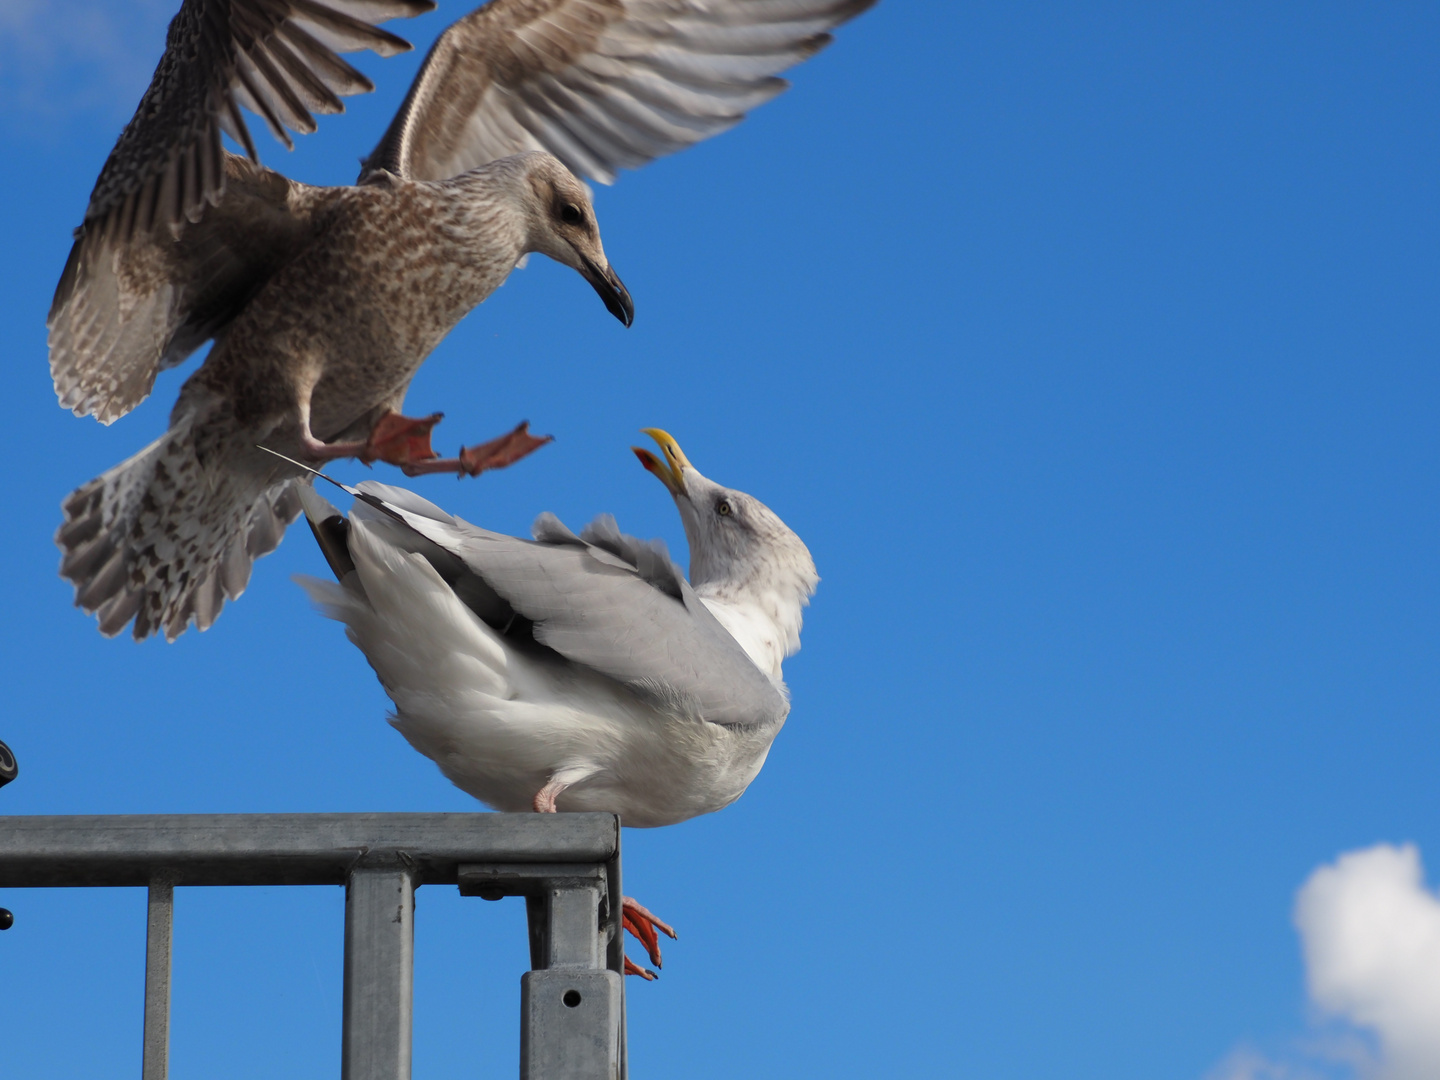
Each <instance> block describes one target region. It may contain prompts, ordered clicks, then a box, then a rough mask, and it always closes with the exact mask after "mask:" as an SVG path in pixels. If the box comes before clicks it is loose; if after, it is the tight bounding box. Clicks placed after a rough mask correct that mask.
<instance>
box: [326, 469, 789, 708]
mask: <svg viewBox="0 0 1440 1080" xmlns="http://www.w3.org/2000/svg"><path fill="white" fill-rule="evenodd" d="M367 490H373V489H372V488H371V485H368V484H366V485H362V492H363V491H367ZM390 509H391V510H392V511H393V512H394V513H395V514H398V515H399V516H400V517H401V518H403V519H404V521H405V522H406V523H407V524H408V525H409V526H410V527H411V528H412V529H414V531H415V532H417V533H419V534H420V535H421V536H422V537H424V538H425V539H426V540H428V541H430V542H431V543H433V544H435V545H437V546H438V547H440V548H441V549H443V550H444V551H446V552H447V553H449V554H450V555H452V556H454V557H456V558H457V559H458V560H459V562H460V563H461V564H463V566H464V567H465V568H466V570H468V571H469V573H471V574H473V575H474V576H475V578H476V579H478V580H479V581H483V583H484V586H485V588H484V592H486V593H489V592H490V591H491V590H493V594H494V595H495V596H496V597H498V598H499V599H500V600H502V601H503V602H504V603H505V604H506V605H508V606H509V607H510V608H512V609H513V610H514V612H515V613H517V614H518V615H520V616H521V617H523V618H524V619H526V620H528V621H529V622H531V623H532V624H533V634H534V637H535V640H537V641H539V642H540V643H541V644H543V645H547V646H549V647H550V648H552V649H554V650H555V651H556V652H558V653H559V654H561V655H562V656H564V657H565V658H566V659H568V660H570V661H572V662H573V663H575V664H579V665H583V666H584V667H587V668H591V669H593V670H595V671H598V672H600V673H601V674H603V675H606V676H608V677H609V678H612V679H615V680H616V681H618V682H620V683H622V684H624V685H625V686H627V687H628V688H629V689H630V690H631V691H633V692H634V693H636V694H638V695H639V696H641V697H643V698H645V699H646V700H649V701H651V702H654V703H656V704H660V705H663V706H669V707H673V708H675V709H676V710H677V711H680V712H683V713H686V714H689V715H695V716H698V717H700V718H701V719H704V720H706V721H709V722H710V723H715V724H729V725H750V724H760V725H766V724H773V723H778V722H779V721H780V720H782V719H783V718H784V717H785V715H786V713H787V712H788V711H789V702H788V700H787V699H786V695H785V693H784V690H783V689H782V688H781V687H780V686H778V685H776V684H775V683H774V682H773V681H772V680H771V679H770V677H769V676H768V675H766V674H765V673H764V672H763V671H761V670H760V669H759V668H758V667H756V666H755V664H754V662H753V661H751V659H750V657H749V656H748V655H747V654H746V653H745V650H744V649H742V648H741V647H740V645H739V643H738V642H736V640H735V639H734V638H733V637H731V636H730V634H729V633H728V632H727V631H726V630H725V628H724V627H723V626H721V625H720V623H719V622H718V621H717V620H716V619H715V617H714V615H712V614H711V613H710V611H709V609H707V608H706V607H705V605H704V604H703V603H702V602H701V601H700V598H699V597H698V596H696V595H695V593H694V591H693V590H692V589H691V588H690V585H689V583H688V582H686V581H685V578H684V575H683V574H681V572H680V569H679V568H678V567H677V566H675V564H674V563H672V562H670V560H669V557H668V556H666V555H664V554H663V552H664V548H663V545H660V546H659V547H657V546H656V542H650V543H646V542H644V541H640V540H636V539H635V538H634V537H629V536H624V535H623V534H620V533H619V532H618V530H615V531H614V535H613V537H612V536H609V535H606V536H605V540H606V544H605V545H604V546H601V545H600V544H594V543H590V542H587V541H586V540H585V539H582V538H581V537H576V536H575V535H574V534H573V533H571V532H570V531H569V530H568V529H565V527H564V526H563V525H560V523H559V522H558V521H556V520H555V519H554V518H553V517H550V516H549V515H545V516H542V519H541V521H540V522H537V530H536V531H537V533H538V534H540V535H541V536H543V537H544V539H541V540H536V541H531V540H521V539H518V538H516V537H513V536H506V535H504V534H502V533H494V532H490V531H488V530H486V529H481V528H477V527H476V526H474V525H470V524H468V523H467V522H464V521H460V520H459V519H456V518H450V519H449V520H448V521H441V520H437V519H436V518H435V517H432V516H429V515H427V514H423V513H412V512H409V511H405V510H401V509H398V508H395V507H391V508H390ZM377 513H380V511H377V510H376V509H374V508H373V507H368V506H365V505H364V504H360V505H357V506H356V507H355V509H354V510H352V511H351V514H352V516H357V515H358V516H360V517H364V518H367V519H369V520H375V516H374V515H376V514H377ZM447 516H448V515H447ZM613 529H614V522H613V519H612V520H610V521H609V523H608V529H606V528H605V527H604V526H602V530H603V531H605V532H606V533H608V532H609V530H613ZM590 531H591V530H587V532H590ZM616 538H618V541H619V542H618V544H612V543H610V541H611V540H615V539H616ZM416 550H419V551H420V552H421V553H422V554H425V548H424V547H423V546H418V547H417V548H416ZM627 550H628V551H631V552H637V553H638V552H639V551H641V550H644V551H648V552H649V553H650V556H651V558H650V559H649V565H648V567H647V574H646V575H642V573H641V571H640V570H639V569H638V568H637V567H636V566H635V564H634V562H632V561H631V560H630V559H628V558H626V557H625V556H624V555H622V554H617V551H627ZM662 556H663V559H664V565H665V569H664V570H663V571H661V570H660V568H659V561H660V558H661V557H662ZM426 557H427V558H431V556H429V555H427V556H426ZM434 561H435V560H434V559H433V558H432V563H433V562H434ZM437 570H439V571H440V573H441V576H442V577H445V578H446V580H447V581H450V582H451V585H452V588H455V590H456V593H457V595H460V596H461V597H462V599H463V598H464V597H465V596H466V595H467V592H470V593H473V592H474V591H476V590H475V589H474V588H473V586H467V584H466V583H465V582H463V581H461V582H457V581H455V580H453V579H454V576H455V574H454V568H453V567H451V566H437ZM647 576H648V578H649V579H650V580H647ZM472 607H477V605H474V604H472ZM477 613H478V614H480V615H481V617H482V618H485V617H486V616H487V614H488V615H490V618H491V619H493V618H494V617H495V616H494V611H493V605H486V604H481V605H479V606H478V607H477ZM487 621H489V620H488V619H487Z"/></svg>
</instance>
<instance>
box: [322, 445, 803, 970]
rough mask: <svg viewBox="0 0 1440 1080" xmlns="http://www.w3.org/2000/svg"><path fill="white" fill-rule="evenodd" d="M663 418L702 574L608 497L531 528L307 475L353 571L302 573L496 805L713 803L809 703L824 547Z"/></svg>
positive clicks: (672, 471) (646, 926)
mask: <svg viewBox="0 0 1440 1080" xmlns="http://www.w3.org/2000/svg"><path fill="white" fill-rule="evenodd" d="M646 433H647V434H649V435H650V436H651V437H652V438H654V439H655V441H656V442H657V443H658V444H659V446H660V449H661V452H662V454H663V460H662V459H661V458H658V457H656V456H655V455H654V454H652V453H651V452H650V451H648V450H640V449H636V451H635V453H636V454H637V456H639V458H640V461H641V463H642V464H643V465H644V466H645V468H647V469H649V470H650V471H651V472H652V473H654V474H655V475H656V476H657V477H659V478H660V480H661V481H662V482H663V483H664V484H665V487H666V488H667V489H668V490H669V491H670V494H671V495H672V496H674V499H675V505H676V507H677V508H678V509H679V511H680V518H681V521H683V522H684V525H685V536H686V539H687V540H688V541H689V547H690V578H689V580H688V581H687V580H686V578H685V575H684V574H683V573H682V572H681V570H680V568H679V567H678V566H676V565H675V564H674V563H673V562H671V560H670V556H669V554H668V552H667V551H666V549H665V546H664V544H663V543H661V542H660V541H656V540H652V541H650V542H648V543H647V542H644V541H641V540H637V539H635V538H634V537H631V536H626V535H624V534H623V533H621V532H620V531H619V529H618V528H617V527H616V525H615V519H614V518H612V517H610V516H609V515H602V516H601V517H598V518H596V519H595V520H594V521H593V522H591V524H590V525H589V526H587V527H586V528H585V530H584V531H583V532H581V533H580V535H579V536H576V535H575V534H574V533H572V532H571V531H570V530H569V529H567V528H566V527H565V526H564V525H562V524H561V523H560V521H559V520H558V519H556V518H555V517H554V515H552V514H548V513H547V514H542V515H540V517H539V518H537V519H536V521H535V525H534V529H533V533H534V539H533V540H523V539H520V538H518V537H513V536H506V535H504V534H502V533H495V532H490V531H488V530H486V529H481V528H478V527H476V526H474V525H470V524H468V523H466V522H464V521H461V520H459V519H458V518H455V517H452V516H450V515H449V514H447V513H445V512H444V511H443V510H441V509H440V508H438V507H436V506H435V505H433V504H432V503H429V502H426V501H425V500H424V499H421V498H419V497H418V496H416V495H414V494H412V493H411V492H408V491H405V490H403V489H400V488H393V487H388V486H386V485H383V484H377V483H373V482H366V483H363V484H361V485H360V486H359V488H357V489H350V488H346V490H347V491H350V492H351V493H352V494H353V495H354V496H355V497H356V500H357V501H356V503H355V505H354V506H353V507H352V509H351V511H350V515H349V518H348V519H346V518H345V517H342V516H341V515H340V513H339V511H337V510H336V509H335V508H334V507H333V506H331V505H330V504H329V503H328V502H326V501H325V500H324V499H323V498H321V497H320V496H319V495H317V494H316V493H315V492H314V491H313V490H312V489H310V488H308V487H302V488H300V489H299V490H300V491H301V499H302V501H303V502H304V504H305V513H306V516H307V517H308V518H309V521H310V524H311V526H312V527H313V528H314V530H315V536H316V539H317V540H318V541H319V543H320V547H321V550H322V551H324V553H325V557H326V559H327V560H328V561H329V563H330V567H331V569H332V570H333V571H334V572H335V576H336V577H337V578H338V579H339V583H338V584H337V583H333V582H328V581H319V580H315V579H304V580H303V581H302V584H303V585H304V586H305V588H306V590H307V591H308V592H309V593H310V596H311V597H312V599H314V600H315V602H316V603H317V604H318V605H319V606H320V607H321V609H322V610H323V611H324V612H325V613H326V614H327V615H329V616H330V617H331V618H333V619H338V620H339V621H341V622H343V623H344V624H345V626H346V630H347V633H348V636H349V637H350V640H351V641H353V642H354V643H355V644H356V645H357V646H358V647H359V648H360V650H361V651H362V652H364V654H365V656H366V658H367V659H368V660H369V661H370V665H371V666H372V667H373V668H374V669H375V673H376V674H377V675H378V676H379V677H380V682H381V684H382V685H383V686H384V687H385V692H386V693H387V694H389V695H390V699H391V700H392V701H393V702H394V703H395V714H394V717H393V718H392V721H391V722H392V723H393V724H394V725H395V726H396V727H397V728H398V729H399V730H400V732H401V734H403V735H404V736H405V738H406V739H408V740H409V741H410V744H411V745H412V746H414V747H415V749H417V750H419V751H420V752H421V753H422V754H425V755H426V756H427V757H429V758H431V759H433V760H434V761H435V763H436V764H437V765H439V766H440V770H441V771H442V772H443V773H444V774H445V775H446V776H447V777H449V778H450V779H451V780H452V781H453V782H454V783H455V784H456V785H458V786H459V787H460V788H462V789H463V790H464V791H466V792H469V793H470V794H471V795H474V796H475V797H476V798H477V799H480V800H481V801H483V802H486V803H488V804H489V805H491V806H493V807H495V808H496V809H497V810H506V811H524V810H535V811H537V812H541V813H553V812H555V811H559V810H570V811H583V810H591V811H606V812H610V813H617V814H619V815H620V816H621V820H622V821H623V822H624V823H625V824H626V825H634V826H639V827H642V828H645V827H651V826H656V825H670V824H674V823H675V822H679V821H684V820H686V819H687V818H692V817H695V816H696V815H699V814H707V813H711V812H712V811H715V810H719V809H721V808H722V807H725V806H729V805H730V804H731V803H732V802H734V801H735V800H736V799H738V798H739V797H740V795H741V794H742V793H743V792H744V791H745V789H746V788H747V787H748V786H749V785H750V782H751V781H752V780H754V779H755V776H756V774H758V773H759V771H760V767H761V766H762V765H763V764H764V763H765V757H766V755H767V754H768V753H769V751H770V745H771V743H772V742H774V739H775V736H776V734H777V733H778V732H779V731H780V727H781V725H782V724H784V722H785V717H786V714H787V713H788V712H789V711H790V701H789V695H788V693H787V691H786V689H785V684H784V682H782V681H781V671H780V665H781V662H782V661H783V660H784V659H785V657H787V656H789V655H790V654H791V653H793V652H795V651H796V650H797V649H799V647H800V625H801V619H802V609H803V608H804V607H805V605H806V604H807V603H808V602H809V598H810V596H811V594H812V593H813V592H814V590H815V586H816V584H817V583H818V582H819V578H818V576H817V575H816V573H815V564H814V562H813V561H812V560H811V558H810V552H809V550H808V549H807V548H806V547H805V545H804V544H803V543H802V542H801V540H800V538H799V537H798V536H796V535H795V533H793V532H792V531H791V530H790V529H789V528H787V527H786V525H785V523H784V522H782V521H781V520H780V519H779V518H778V517H777V516H776V515H775V514H774V513H773V512H772V511H771V510H770V509H769V508H768V507H766V506H765V505H764V504H763V503H761V502H760V501H759V500H758V499H756V498H755V497H754V496H751V495H747V494H745V493H744V492H741V491H736V490H735V489H734V488H727V487H723V486H722V485H720V484H717V483H715V482H714V481H713V480H709V479H707V478H706V477H704V476H702V475H701V474H700V472H699V471H698V470H697V469H696V468H695V467H694V466H693V465H691V464H690V462H689V461H688V460H687V459H686V457H685V455H684V453H683V452H682V451H681V450H680V447H679V445H678V444H677V443H676V442H675V440H674V439H673V438H671V437H670V436H669V435H668V434H666V433H665V432H664V431H661V430H659V429H657V428H650V429H646ZM625 914H626V923H627V925H628V926H629V927H630V928H631V930H632V931H633V932H635V933H636V936H637V937H639V938H640V939H641V941H642V942H644V943H645V945H646V948H647V950H648V951H649V953H650V958H651V960H652V961H654V963H655V964H656V965H657V966H658V965H659V963H660V953H659V948H658V946H657V944H656V939H655V935H654V931H653V929H651V927H653V926H658V927H659V928H660V929H662V930H664V931H665V932H667V933H670V934H671V936H673V932H672V931H670V929H669V928H668V927H666V926H665V925H664V924H663V923H661V922H660V921H659V920H658V919H655V918H654V917H653V916H651V915H650V914H649V913H648V912H646V911H645V910H644V909H643V908H641V907H640V906H639V905H638V904H635V902H634V901H633V900H630V899H628V898H627V900H626V913H625ZM647 932H648V936H647ZM626 970H627V971H630V972H631V973H635V974H645V972H644V971H643V969H640V968H638V967H636V966H635V965H633V964H631V963H630V962H629V961H627V968H626Z"/></svg>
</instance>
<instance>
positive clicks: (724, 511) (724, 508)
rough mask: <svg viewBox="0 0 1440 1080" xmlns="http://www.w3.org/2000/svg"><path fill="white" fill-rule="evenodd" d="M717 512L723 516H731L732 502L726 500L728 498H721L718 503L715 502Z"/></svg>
mask: <svg viewBox="0 0 1440 1080" xmlns="http://www.w3.org/2000/svg"><path fill="white" fill-rule="evenodd" d="M715 512H716V513H717V514H719V515H720V516H721V517H729V516H730V503H729V501H728V500H726V499H721V500H720V501H719V502H718V503H716V504H715Z"/></svg>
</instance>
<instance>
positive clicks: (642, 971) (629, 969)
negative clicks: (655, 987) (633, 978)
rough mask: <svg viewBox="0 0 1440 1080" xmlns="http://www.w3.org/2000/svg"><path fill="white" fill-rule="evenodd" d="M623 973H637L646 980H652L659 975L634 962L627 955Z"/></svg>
mask: <svg viewBox="0 0 1440 1080" xmlns="http://www.w3.org/2000/svg"><path fill="white" fill-rule="evenodd" d="M625 974H626V975H639V976H640V977H641V978H642V979H644V980H645V981H646V982H654V981H655V980H656V979H658V978H659V977H660V976H659V975H656V974H655V972H653V971H651V970H650V969H649V968H642V967H641V966H640V965H639V964H637V963H635V961H634V960H631V959H630V957H628V956H627V957H625Z"/></svg>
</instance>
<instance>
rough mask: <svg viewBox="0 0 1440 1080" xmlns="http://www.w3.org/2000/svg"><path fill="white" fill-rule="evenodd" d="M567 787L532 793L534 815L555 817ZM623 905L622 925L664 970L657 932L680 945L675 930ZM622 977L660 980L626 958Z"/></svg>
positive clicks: (635, 906)
mask: <svg viewBox="0 0 1440 1080" xmlns="http://www.w3.org/2000/svg"><path fill="white" fill-rule="evenodd" d="M569 786H570V785H569V784H568V783H567V782H565V781H561V780H554V779H552V780H551V781H550V782H549V783H548V784H546V785H545V786H544V787H542V788H541V789H540V790H539V791H537V792H536V793H535V801H534V806H535V812H536V813H537V814H553V813H556V809H555V800H556V799H558V798H559V797H560V793H561V792H562V791H564V790H565V789H566V788H567V787H569ZM624 901H625V902H624V908H623V911H622V921H623V923H624V926H625V929H626V930H628V931H630V934H631V936H633V937H634V938H635V939H636V940H637V941H639V942H640V944H641V945H643V946H645V955H646V956H648V957H649V958H650V962H651V963H652V964H654V965H655V966H656V967H657V968H658V967H664V966H665V965H664V964H663V963H661V960H660V934H657V933H656V931H657V930H658V931H660V933H661V934H664V935H665V936H666V937H668V938H669V939H670V940H671V941H679V940H680V935H679V934H677V933H675V929H674V927H672V926H671V925H670V924H669V923H667V922H665V921H664V920H662V919H660V918H659V917H658V916H656V915H654V914H653V913H651V911H650V910H649V909H648V908H646V907H644V906H643V905H642V904H641V903H640V902H639V901H637V900H635V899H633V898H631V897H629V896H627V897H625V898H624ZM625 974H626V975H639V976H640V977H641V978H642V979H644V980H645V981H646V982H652V981H654V980H655V979H657V978H659V976H658V975H656V974H655V972H653V971H651V970H649V969H648V968H642V967H641V966H640V965H639V964H637V963H635V961H633V960H631V959H630V958H629V957H628V956H627V957H625Z"/></svg>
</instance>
